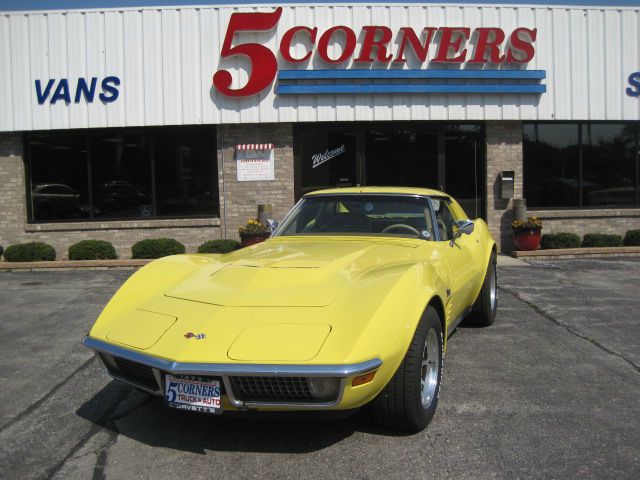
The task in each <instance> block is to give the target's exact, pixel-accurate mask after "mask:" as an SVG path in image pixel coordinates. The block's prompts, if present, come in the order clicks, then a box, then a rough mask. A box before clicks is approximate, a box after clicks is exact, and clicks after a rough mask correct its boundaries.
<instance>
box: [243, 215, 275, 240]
mask: <svg viewBox="0 0 640 480" xmlns="http://www.w3.org/2000/svg"><path fill="white" fill-rule="evenodd" d="M239 232H240V235H241V236H245V237H248V236H258V235H264V234H265V233H268V232H269V228H268V227H267V226H266V225H265V224H263V223H261V222H260V221H259V220H258V219H256V218H252V219H250V220H249V221H248V222H247V223H246V224H245V225H244V226H242V227H240V229H239Z"/></svg>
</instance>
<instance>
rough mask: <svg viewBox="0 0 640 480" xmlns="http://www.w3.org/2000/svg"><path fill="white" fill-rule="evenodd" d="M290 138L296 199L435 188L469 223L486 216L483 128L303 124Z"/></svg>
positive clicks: (418, 124) (429, 124) (419, 124)
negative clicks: (345, 191) (346, 191)
mask: <svg viewBox="0 0 640 480" xmlns="http://www.w3.org/2000/svg"><path fill="white" fill-rule="evenodd" d="M294 137H295V147H294V149H295V168H296V197H297V198H300V197H301V196H302V195H304V194H305V193H307V192H310V191H312V190H319V189H323V188H330V187H347V186H359V185H369V186H398V187H423V188H435V189H438V190H443V191H445V192H447V193H449V194H450V195H452V196H453V197H454V198H455V199H456V200H458V201H459V202H460V204H461V205H462V208H464V210H465V212H466V213H467V215H468V216H469V217H470V218H477V217H480V216H482V215H483V214H484V213H483V212H484V204H483V202H484V178H485V176H484V171H485V170H484V169H485V165H484V153H483V152H484V148H481V146H483V143H481V142H482V141H483V139H482V126H481V124H446V123H438V122H393V123H373V122H371V123H358V124H338V123H334V124H326V123H324V124H307V125H298V126H297V127H296V131H295V135H294Z"/></svg>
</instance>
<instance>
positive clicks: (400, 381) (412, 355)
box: [372, 306, 444, 432]
mask: <svg viewBox="0 0 640 480" xmlns="http://www.w3.org/2000/svg"><path fill="white" fill-rule="evenodd" d="M429 332H433V333H432V334H431V336H430V337H429ZM434 335H435V337H436V339H437V341H435V342H434ZM428 337H429V341H430V343H431V345H433V346H434V348H435V345H437V361H436V360H432V361H431V365H432V367H431V368H428V367H425V372H429V373H431V375H432V378H435V382H436V383H435V388H433V387H431V388H430V389H428V391H429V392H431V395H430V396H428V398H426V399H425V400H426V403H427V404H426V405H425V404H424V403H423V401H422V390H423V389H422V377H423V373H425V372H423V359H424V358H425V355H428V353H430V354H431V355H432V356H433V355H435V352H431V351H430V352H427V347H428V343H427V339H428ZM443 353H444V352H443V340H442V326H441V324H440V316H439V315H438V312H437V311H436V310H435V309H434V308H433V307H431V306H429V307H427V309H426V311H425V312H424V314H423V315H422V319H421V320H420V323H419V325H418V328H417V329H416V332H415V333H414V335H413V339H412V340H411V344H410V345H409V350H408V351H407V354H406V355H405V357H404V360H403V361H402V363H401V364H400V366H399V367H398V370H397V371H396V373H395V374H394V376H393V378H391V380H390V381H389V383H388V384H387V386H386V387H385V388H384V390H382V392H380V394H379V395H378V396H377V397H376V398H375V400H374V401H373V405H372V406H373V413H374V415H375V417H376V420H377V421H378V423H379V424H380V425H382V426H384V427H388V428H393V429H397V430H404V431H407V432H419V431H421V430H423V429H424V428H425V427H426V426H427V425H428V424H429V422H430V421H431V419H432V418H433V416H434V414H435V413H436V407H437V406H438V395H439V394H440V382H441V380H442V363H443V362H442V360H443ZM436 365H437V371H434V370H433V366H436ZM431 385H433V384H431Z"/></svg>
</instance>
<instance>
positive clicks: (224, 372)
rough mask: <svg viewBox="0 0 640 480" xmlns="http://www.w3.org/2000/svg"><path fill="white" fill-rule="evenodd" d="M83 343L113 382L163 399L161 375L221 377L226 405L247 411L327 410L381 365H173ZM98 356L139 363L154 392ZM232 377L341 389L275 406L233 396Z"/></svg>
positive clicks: (88, 340)
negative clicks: (327, 398)
mask: <svg viewBox="0 0 640 480" xmlns="http://www.w3.org/2000/svg"><path fill="white" fill-rule="evenodd" d="M82 343H83V344H84V345H85V346H87V347H89V348H90V349H92V350H93V351H94V352H95V353H96V356H97V358H98V360H99V361H100V363H101V364H102V366H103V367H104V368H105V370H106V371H107V373H108V374H109V375H110V376H111V377H113V378H115V379H116V380H121V381H123V382H126V383H128V384H130V385H133V386H135V387H137V388H140V389H142V390H145V391H147V392H149V393H151V394H154V395H158V396H162V395H163V383H162V379H163V377H162V375H163V374H166V373H169V374H173V375H194V376H216V377H221V378H222V382H223V384H224V387H225V392H226V394H227V397H228V399H229V402H230V403H231V404H232V405H233V406H234V407H235V408H238V409H248V408H265V407H269V408H291V407H295V408H296V409H318V410H320V409H327V408H331V407H335V406H336V405H337V404H338V403H340V400H341V399H342V393H343V392H344V387H345V383H346V379H347V378H348V377H352V376H355V375H360V374H364V373H367V372H370V371H371V370H375V369H376V368H378V367H380V365H382V360H380V359H379V358H374V359H371V360H367V361H365V362H359V363H353V364H346V365H291V364H289V365H281V364H248V363H244V364H234V363H190V362H175V361H172V360H165V359H162V358H158V357H154V356H151V355H147V354H144V353H140V352H135V351H132V350H128V349H126V348H122V347H118V346H117V345H113V344H111V343H107V342H103V341H101V340H96V339H94V338H90V337H88V336H87V337H85V338H84V340H82ZM100 353H102V354H106V355H110V356H112V357H119V358H123V359H125V360H129V361H131V362H135V363H139V364H142V365H145V366H147V367H150V368H151V369H152V371H153V375H154V377H155V380H156V383H157V387H158V388H157V389H150V388H148V387H147V386H145V385H140V384H137V383H135V382H133V381H131V380H130V379H126V378H122V377H119V376H117V375H114V374H113V373H112V372H111V371H109V369H108V368H107V366H106V365H105V363H104V361H103V358H102V357H101V355H99V354H100ZM234 376H264V377H278V376H281V377H334V378H340V379H341V382H340V389H339V394H338V396H337V398H336V399H335V400H333V401H331V402H329V403H299V402H295V403H294V402H291V403H275V402H255V401H251V402H250V401H243V400H240V399H238V398H236V396H235V395H234V393H233V388H232V385H231V380H230V377H234Z"/></svg>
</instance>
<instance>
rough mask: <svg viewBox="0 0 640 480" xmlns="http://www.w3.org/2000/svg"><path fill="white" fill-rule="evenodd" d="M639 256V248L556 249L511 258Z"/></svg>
mask: <svg viewBox="0 0 640 480" xmlns="http://www.w3.org/2000/svg"><path fill="white" fill-rule="evenodd" d="M632 255H640V247H588V248H557V249H553V250H535V251H533V252H526V251H522V250H516V251H514V252H511V256H512V257H514V258H521V259H535V258H541V259H550V260H551V259H560V258H581V257H586V258H589V257H625V256H632Z"/></svg>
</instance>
